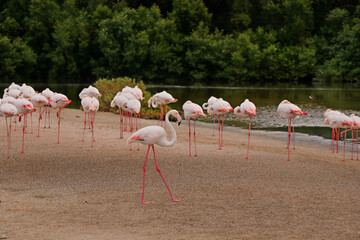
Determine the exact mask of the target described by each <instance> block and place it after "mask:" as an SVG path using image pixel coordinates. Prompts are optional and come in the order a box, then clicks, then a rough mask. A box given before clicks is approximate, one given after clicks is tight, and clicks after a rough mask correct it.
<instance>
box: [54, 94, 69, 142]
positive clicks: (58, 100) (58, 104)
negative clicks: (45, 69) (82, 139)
mask: <svg viewBox="0 0 360 240" xmlns="http://www.w3.org/2000/svg"><path fill="white" fill-rule="evenodd" d="M49 102H50V105H51V107H52V108H53V109H59V110H58V111H57V113H56V116H57V117H58V119H59V120H58V141H57V144H60V113H61V111H62V110H63V109H64V108H65V107H66V106H67V105H69V104H70V103H71V100H69V99H68V98H67V97H66V96H65V95H64V94H61V93H55V94H54V95H52V96H51V98H50V101H49Z"/></svg>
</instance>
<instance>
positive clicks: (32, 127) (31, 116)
mask: <svg viewBox="0 0 360 240" xmlns="http://www.w3.org/2000/svg"><path fill="white" fill-rule="evenodd" d="M30 122H31V132H30V133H31V134H32V133H33V120H32V112H31V113H30Z"/></svg>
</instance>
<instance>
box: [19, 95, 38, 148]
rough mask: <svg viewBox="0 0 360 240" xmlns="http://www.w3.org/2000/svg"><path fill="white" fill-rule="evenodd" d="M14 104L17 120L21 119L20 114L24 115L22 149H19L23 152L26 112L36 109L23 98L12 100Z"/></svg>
mask: <svg viewBox="0 0 360 240" xmlns="http://www.w3.org/2000/svg"><path fill="white" fill-rule="evenodd" d="M14 106H15V107H16V108H17V112H18V115H19V122H20V121H21V118H22V116H24V122H23V139H22V151H21V153H24V141H25V127H26V122H27V114H29V113H31V112H34V111H36V109H35V108H34V106H33V104H32V103H31V102H30V101H29V100H27V99H25V98H18V99H16V100H15V102H14Z"/></svg>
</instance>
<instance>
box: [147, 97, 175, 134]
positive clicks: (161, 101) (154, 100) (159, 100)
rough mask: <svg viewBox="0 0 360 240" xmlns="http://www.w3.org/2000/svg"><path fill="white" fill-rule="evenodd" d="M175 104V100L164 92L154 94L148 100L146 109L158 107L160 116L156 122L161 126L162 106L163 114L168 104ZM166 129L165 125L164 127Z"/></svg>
mask: <svg viewBox="0 0 360 240" xmlns="http://www.w3.org/2000/svg"><path fill="white" fill-rule="evenodd" d="M174 102H177V99H175V98H173V96H171V94H169V93H167V92H166V91H162V92H160V93H156V94H155V95H154V96H152V97H151V98H150V99H149V100H148V107H150V106H152V107H153V108H157V107H158V105H160V109H161V116H160V119H159V122H158V125H159V124H160V125H161V126H162V120H163V117H164V105H165V114H166V113H167V105H168V104H169V103H174ZM165 128H166V125H165Z"/></svg>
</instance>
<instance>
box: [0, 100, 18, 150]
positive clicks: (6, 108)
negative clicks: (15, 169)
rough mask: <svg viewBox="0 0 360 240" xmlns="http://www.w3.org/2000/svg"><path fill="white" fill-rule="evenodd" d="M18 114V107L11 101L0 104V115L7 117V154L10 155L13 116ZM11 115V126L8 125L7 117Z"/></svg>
mask: <svg viewBox="0 0 360 240" xmlns="http://www.w3.org/2000/svg"><path fill="white" fill-rule="evenodd" d="M17 114H18V111H17V108H16V107H15V106H14V105H13V104H10V103H6V102H5V103H2V104H1V106H0V115H2V116H3V117H5V121H6V132H7V135H6V136H7V144H8V146H7V154H8V157H9V150H10V149H11V117H14V116H16V115H17ZM9 117H10V127H9V126H8V121H7V119H8V118H9Z"/></svg>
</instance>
